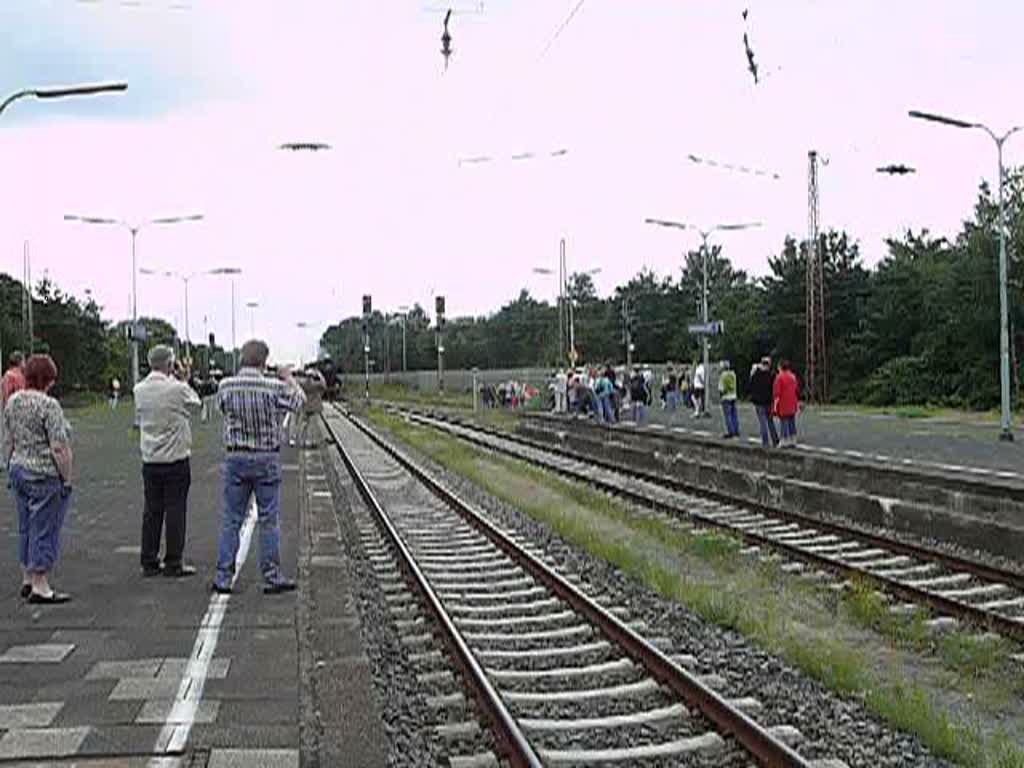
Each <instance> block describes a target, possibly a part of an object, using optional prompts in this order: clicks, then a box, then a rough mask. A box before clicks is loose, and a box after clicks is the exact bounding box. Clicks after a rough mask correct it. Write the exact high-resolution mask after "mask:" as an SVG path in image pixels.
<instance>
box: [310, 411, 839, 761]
mask: <svg viewBox="0 0 1024 768" xmlns="http://www.w3.org/2000/svg"><path fill="white" fill-rule="evenodd" d="M324 422H325V425H326V428H327V431H328V433H329V434H330V436H331V439H332V441H333V442H334V444H335V446H336V448H337V450H338V451H339V452H340V454H341V459H342V461H343V463H344V465H345V467H346V468H347V470H348V472H349V474H350V475H351V477H352V480H353V482H354V483H355V485H356V487H357V489H358V491H359V493H360V495H361V496H362V497H363V499H364V501H365V503H366V506H367V507H368V508H369V510H370V511H371V513H372V516H373V518H374V519H375V522H376V526H377V528H378V530H379V538H371V539H370V543H371V546H372V549H370V550H368V551H370V552H372V555H371V559H373V560H376V561H382V560H383V559H385V558H390V557H393V558H395V559H397V561H398V564H399V567H400V569H401V571H402V572H403V573H404V582H405V584H408V585H412V588H413V590H414V591H415V592H416V593H417V595H418V598H419V601H418V606H419V607H420V608H422V609H423V611H424V613H425V614H427V615H428V616H429V617H430V619H429V621H428V620H426V619H425V618H424V617H423V616H422V615H417V616H416V618H413V619H409V620H406V621H405V622H403V623H402V625H403V627H404V628H405V629H406V630H408V631H410V632H414V633H416V632H418V633H419V635H418V636H417V637H416V639H414V642H418V641H419V640H423V641H424V642H427V643H429V642H431V640H432V638H433V637H434V636H435V635H437V636H440V637H441V638H442V639H443V642H444V644H445V646H446V647H447V649H448V651H449V655H450V656H451V657H452V658H454V659H455V660H456V662H457V665H458V667H459V669H460V670H461V672H462V677H463V679H464V681H465V682H466V683H467V687H468V688H469V689H470V690H471V691H472V692H473V695H474V698H475V699H476V701H477V703H478V705H479V707H480V710H481V711H482V712H483V713H484V714H485V715H486V719H487V721H488V722H489V723H490V725H491V726H492V728H493V730H494V733H495V742H496V746H495V751H496V752H497V753H498V754H499V755H500V757H501V759H502V760H503V761H505V763H506V764H510V765H512V766H542V765H546V766H550V765H611V764H615V765H620V764H624V765H634V764H635V765H652V764H654V765H687V766H690V765H694V766H699V765H708V766H710V765H749V764H750V763H751V761H753V762H755V763H756V764H758V765H763V766H801V767H805V768H811V767H813V768H840V767H841V766H843V765H844V764H843V763H841V762H839V761H835V760H808V759H805V758H804V757H802V756H801V755H800V754H799V753H798V752H797V751H795V749H794V748H793V747H792V746H790V745H789V744H788V743H787V742H790V741H793V740H794V739H798V738H799V734H798V732H796V731H795V729H793V728H790V727H787V726H784V725H783V726H774V727H770V728H769V727H764V726H762V725H760V724H759V723H758V722H757V721H756V720H755V719H754V718H753V716H752V715H751V714H748V713H747V711H745V710H746V709H750V708H753V709H754V710H755V711H756V710H757V707H758V706H759V705H758V702H757V701H756V700H754V701H751V700H750V699H729V698H726V697H725V696H723V695H721V694H719V693H718V692H716V690H715V688H716V683H715V680H714V678H715V676H713V675H712V676H703V677H702V676H698V675H696V674H694V673H693V672H691V671H689V670H688V669H687V667H688V666H690V665H692V664H693V660H692V659H691V658H690V657H680V656H672V655H670V653H669V652H668V651H663V650H661V649H659V647H658V645H656V644H655V643H654V642H652V641H649V640H648V639H646V638H645V636H644V634H643V633H644V629H645V627H644V626H643V625H642V623H639V622H630V621H629V617H628V611H627V610H625V609H622V608H618V607H616V606H614V605H613V606H610V607H608V606H605V605H603V604H602V601H601V598H600V595H597V596H591V595H589V594H587V593H586V592H585V591H584V589H583V588H581V587H580V586H577V585H576V584H575V583H574V579H573V578H572V577H571V575H569V574H562V573H560V572H559V571H558V570H557V569H555V568H553V567H552V566H551V565H549V564H548V563H547V562H545V559H544V554H543V553H541V552H537V551H535V550H534V549H533V547H532V546H531V545H530V542H528V541H524V540H522V539H521V538H520V537H519V536H518V535H517V534H515V533H512V532H508V531H504V530H502V529H500V528H499V527H497V526H496V525H495V524H494V523H492V522H490V521H489V520H488V519H487V517H485V516H484V515H483V514H481V513H480V512H479V511H477V510H476V509H474V508H473V507H472V506H471V505H469V504H467V503H466V502H465V501H463V500H462V499H460V498H459V497H458V496H457V495H455V494H454V493H453V492H451V491H450V490H449V489H448V488H446V487H445V485H444V484H443V483H442V482H440V481H439V480H437V479H436V478H435V477H433V476H432V475H431V474H430V473H428V472H427V471H425V470H424V469H423V468H422V467H420V466H419V465H417V464H416V463H415V462H413V461H411V460H410V459H409V458H408V457H407V456H405V454H404V453H402V452H401V451H400V450H398V449H396V448H395V447H394V446H392V445H390V444H389V443H387V442H386V441H384V440H383V439H382V438H380V437H379V436H378V435H377V434H376V433H375V432H374V431H373V430H371V429H370V428H369V427H367V426H366V425H365V424H363V423H362V422H360V421H358V420H356V419H353V418H351V417H349V416H348V415H347V414H344V413H343V412H342V411H340V410H338V409H333V408H332V409H329V410H328V411H326V412H325V414H324ZM367 535H368V534H367ZM365 540H366V539H365V536H364V541H365ZM394 586H395V593H393V594H392V595H391V596H390V597H389V599H390V600H394V601H397V602H401V601H403V600H406V599H409V600H411V599H412V598H411V597H409V596H408V594H404V595H403V594H399V593H397V592H399V591H400V588H399V586H398V585H394ZM414 613H416V614H418V613H419V609H415V610H414ZM429 655H430V654H429V653H428V654H420V656H421V657H426V656H429ZM443 674H444V673H443V672H435V673H434V675H442V676H443ZM717 685H721V683H718V684H717ZM449 695H450V696H453V695H456V694H449ZM471 725H472V723H455V724H450V725H449V726H448V728H449V729H451V730H455V731H458V730H459V729H460V728H468V727H469V726H471ZM490 758H491V759H490V760H489V759H488V756H487V755H481V754H471V755H461V756H459V755H456V756H452V757H450V761H451V765H453V766H456V765H466V766H477V765H498V764H499V763H498V761H497V759H496V758H494V756H493V755H492V756H490Z"/></svg>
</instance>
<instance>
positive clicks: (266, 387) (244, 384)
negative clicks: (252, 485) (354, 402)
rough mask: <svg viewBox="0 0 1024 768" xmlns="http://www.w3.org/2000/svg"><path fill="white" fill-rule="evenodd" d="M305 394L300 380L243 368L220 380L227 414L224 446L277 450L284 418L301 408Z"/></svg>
mask: <svg viewBox="0 0 1024 768" xmlns="http://www.w3.org/2000/svg"><path fill="white" fill-rule="evenodd" d="M305 401H306V396H305V395H304V394H303V393H302V389H300V388H299V386H298V385H297V384H289V383H287V382H284V381H281V380H280V379H277V378H272V377H270V376H265V375H264V374H263V372H262V371H261V370H259V369H258V368H240V369H239V370H238V373H237V375H235V376H229V377H228V378H226V379H224V380H223V381H222V382H221V383H220V389H219V390H218V391H217V407H218V408H219V409H220V412H221V413H223V414H224V447H225V448H227V449H228V450H233V451H278V450H280V449H281V422H282V421H283V420H284V417H285V415H286V414H288V413H296V412H298V411H299V410H300V409H301V408H302V404H303V403H304V402H305Z"/></svg>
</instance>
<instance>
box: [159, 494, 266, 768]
mask: <svg viewBox="0 0 1024 768" xmlns="http://www.w3.org/2000/svg"><path fill="white" fill-rule="evenodd" d="M255 523H256V499H255V498H253V499H251V500H250V501H249V510H248V513H247V514H246V516H245V521H244V522H243V523H242V530H241V531H240V533H239V537H238V553H237V554H236V555H235V574H234V576H232V577H231V586H234V585H235V581H236V580H237V579H238V574H239V573H241V572H242V566H243V565H245V558H246V556H248V554H249V546H250V544H252V531H253V527H254V526H255ZM230 600H231V595H220V594H216V593H214V594H213V595H211V596H210V603H209V605H208V606H207V608H206V615H205V616H203V620H202V622H201V623H200V625H199V629H198V630H196V641H195V643H194V644H193V645H192V653H191V655H190V656H189V661H188V663H187V664H186V665H185V670H184V671H183V672H182V676H181V682H180V683H179V684H178V695H177V696H175V697H174V706H172V707H171V711H170V712H168V713H167V717H166V719H165V720H164V726H163V728H161V729H160V735H159V736H158V737H157V740H156V745H155V746H154V747H153V752H155V753H156V754H164V755H166V754H174V753H177V752H183V751H184V750H185V745H186V744H187V743H188V737H189V734H190V733H191V732H192V726H193V725H194V724H195V721H196V714H197V713H198V711H199V702H200V701H202V698H203V688H204V687H205V685H206V676H207V674H208V672H209V670H210V662H211V661H212V660H213V653H214V651H215V650H217V640H218V639H219V638H220V629H221V625H222V624H223V622H224V616H225V614H227V611H228V602H229V601H230ZM164 765H166V762H164V759H163V758H159V757H157V758H153V759H152V760H150V761H149V766H148V768H161V766H164Z"/></svg>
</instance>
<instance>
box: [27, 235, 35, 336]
mask: <svg viewBox="0 0 1024 768" xmlns="http://www.w3.org/2000/svg"><path fill="white" fill-rule="evenodd" d="M25 317H26V319H27V320H28V353H29V355H32V354H34V353H35V349H36V346H35V345H36V327H35V323H34V322H33V319H32V252H31V251H30V250H29V245H28V240H26V241H25Z"/></svg>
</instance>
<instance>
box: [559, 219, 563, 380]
mask: <svg viewBox="0 0 1024 768" xmlns="http://www.w3.org/2000/svg"><path fill="white" fill-rule="evenodd" d="M558 364H559V366H561V365H564V364H565V238H564V237H563V238H562V241H561V243H560V244H559V249H558Z"/></svg>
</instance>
